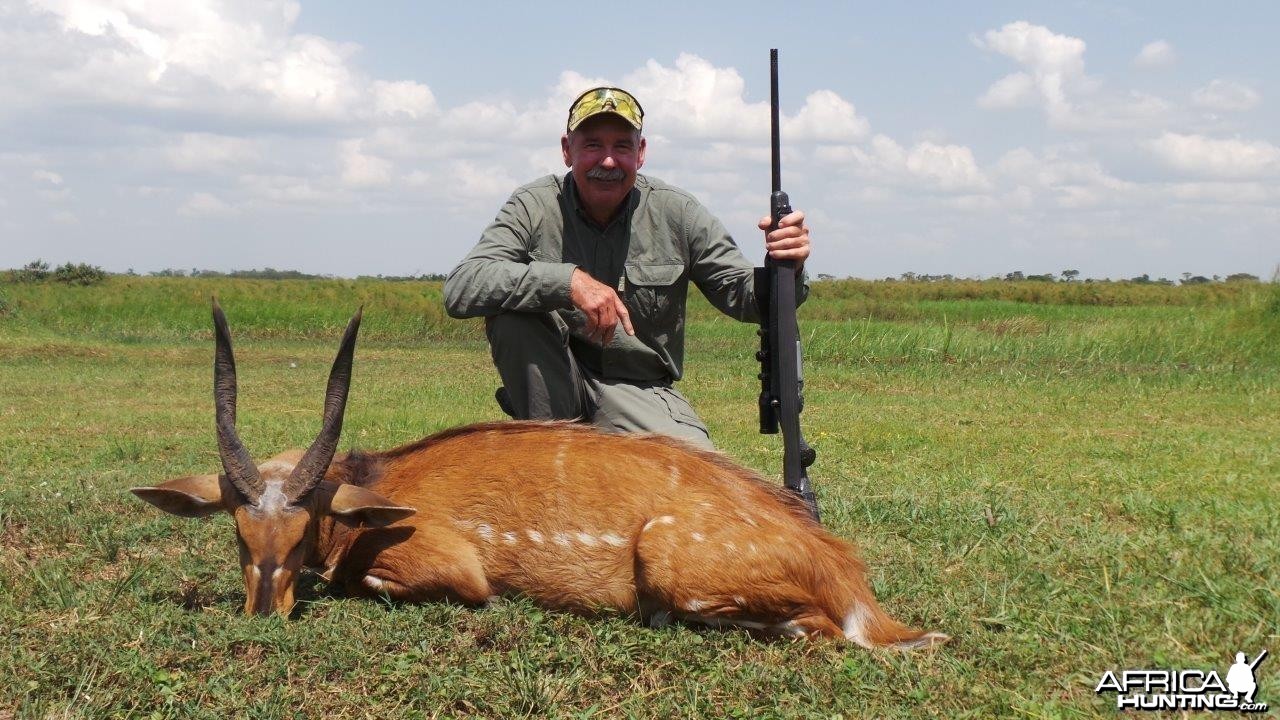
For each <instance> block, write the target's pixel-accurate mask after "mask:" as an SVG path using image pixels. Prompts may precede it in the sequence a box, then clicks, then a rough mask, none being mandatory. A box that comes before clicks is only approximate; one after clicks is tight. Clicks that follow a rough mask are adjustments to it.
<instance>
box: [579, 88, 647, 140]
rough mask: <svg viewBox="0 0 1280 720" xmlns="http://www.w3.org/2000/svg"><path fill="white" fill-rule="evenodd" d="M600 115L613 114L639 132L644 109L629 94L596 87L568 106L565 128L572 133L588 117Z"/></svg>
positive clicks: (613, 89) (619, 90) (642, 121)
mask: <svg viewBox="0 0 1280 720" xmlns="http://www.w3.org/2000/svg"><path fill="white" fill-rule="evenodd" d="M601 113H613V114H614V115H617V116H618V117H621V118H622V119H623V120H626V121H627V122H629V123H631V125H632V126H634V127H635V129H637V130H639V129H641V127H642V126H643V125H644V108H642V107H640V101H638V100H636V98H635V96H634V95H632V94H631V93H629V92H627V91H626V90H623V89H622V88H616V87H596V88H591V89H590V90H588V91H586V92H584V93H582V94H581V95H579V96H578V99H577V100H574V101H573V105H570V106H569V121H568V123H566V125H565V127H566V129H567V130H568V131H569V132H573V131H574V130H576V129H577V128H578V126H579V125H581V124H582V123H583V121H584V120H586V119H587V118H590V117H595V116H596V115H599V114H601Z"/></svg>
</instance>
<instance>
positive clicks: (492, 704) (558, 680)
mask: <svg viewBox="0 0 1280 720" xmlns="http://www.w3.org/2000/svg"><path fill="white" fill-rule="evenodd" d="M214 293H216V294H217V295H218V297H219V300H220V302H221V303H222V305H223V307H224V308H225V309H226V311H227V315H228V318H229V320H230V323H231V328H232V332H233V334H234V336H235V339H236V343H237V345H236V351H237V361H238V367H239V381H240V383H239V384H240V411H239V428H240V435H241V437H242V438H243V439H244V441H245V443H246V444H247V446H248V447H249V448H250V450H251V451H253V452H255V453H256V454H257V455H258V456H260V457H265V456H267V455H268V454H271V453H274V452H276V451H278V450H281V449H284V448H286V447H295V446H300V445H306V444H308V443H310V441H311V440H312V439H313V437H314V436H315V433H316V432H317V430H318V427H319V418H320V408H321V402H322V395H323V389H324V379H325V376H326V374H327V372H328V367H329V363H330V362H331V361H332V358H333V353H334V352H335V350H336V347H337V341H338V337H339V335H340V334H341V328H342V326H343V325H344V324H345V322H346V319H347V318H348V317H349V316H350V314H351V313H352V312H353V311H354V309H355V308H356V307H357V306H358V305H360V304H361V303H364V304H365V317H366V320H365V324H364V329H363V331H362V335H361V342H360V345H359V347H358V348H357V351H356V368H355V379H354V383H353V386H352V394H351V401H350V404H349V405H348V409H347V420H346V424H345V430H344V436H343V440H342V444H341V447H343V448H347V447H353V446H354V447H363V448H370V449H381V448H387V447H391V446H393V445H397V444H400V443H403V442H406V441H409V440H413V439H416V438H418V437H421V436H423V435H425V434H428V433H431V432H434V431H436V430H440V429H443V428H446V427H451V426H455V425H459V424H463V423H469V422H473V421H480V420H490V419H497V417H498V415H499V412H498V409H497V406H496V404H494V403H493V400H492V393H493V389H494V387H495V386H496V374H495V373H494V372H493V370H492V368H491V367H490V365H489V361H488V355H487V349H486V347H485V345H484V343H483V337H482V335H481V333H480V331H479V327H478V325H477V324H476V323H475V322H462V321H453V320H449V319H447V318H445V317H444V316H443V313H442V310H441V307H440V288H439V286H438V285H434V284H429V283H390V282H375V281H369V282H355V281H339V280H335V281H275V282H271V281H248V280H203V279H189V278H125V277H114V278H110V279H109V280H108V281H107V282H105V283H104V284H101V285H95V286H90V287H63V286H53V285H47V284H46V285H42V284H0V639H2V640H3V642H0V719H7V718H9V717H23V718H25V717H40V718H43V717H56V718H61V717H93V718H97V717H115V716H137V717H182V718H185V717H208V718H222V717H228V716H235V717H251V718H273V717H317V716H321V715H323V714H328V713H330V712H332V713H337V714H339V715H338V716H341V717H361V718H363V717H368V718H386V717H457V716H484V717H502V718H506V717H601V718H605V717H660V718H668V717H682V718H683V717H687V718H719V717H814V718H832V717H844V718H855V717H902V718H906V717H926V716H936V717H970V718H991V717H1032V718H1057V717H1065V718H1073V717H1095V716H1097V717H1109V716H1112V715H1114V713H1115V710H1114V705H1113V700H1112V699H1111V696H1107V697H1098V696H1096V695H1095V694H1094V692H1093V688H1094V686H1095V685H1096V683H1097V682H1098V679H1099V677H1100V675H1101V673H1102V672H1103V671H1105V670H1108V669H1115V670H1120V669H1123V668H1141V667H1172V668H1184V667H1185V668H1205V669H1216V670H1217V671H1218V672H1219V673H1222V674H1223V675H1225V671H1226V668H1227V666H1228V665H1229V664H1230V663H1231V661H1232V659H1233V657H1234V655H1235V653H1236V652H1237V651H1244V652H1246V653H1248V654H1249V655H1250V657H1252V656H1254V655H1256V654H1257V653H1258V652H1260V651H1261V650H1262V649H1264V648H1267V649H1270V651H1271V653H1272V655H1273V657H1272V658H1271V659H1270V660H1269V661H1267V662H1265V663H1263V664H1262V665H1261V666H1260V668H1259V681H1260V688H1259V691H1258V694H1257V697H1258V699H1259V700H1261V701H1264V702H1269V703H1270V704H1271V707H1272V712H1274V711H1275V708H1277V707H1280V658H1277V657H1274V656H1276V655H1277V654H1280V629H1278V628H1280V580H1278V579H1277V578H1280V519H1278V516H1277V511H1276V507H1277V498H1278V497H1280V286H1276V285H1275V284H1274V283H1273V284H1259V283H1232V284H1221V283H1217V284H1213V285H1211V286H1189V287H1151V286H1137V285H1129V284H1127V283H1109V284H1099V285H1093V284H1091V285H1085V284H1083V283H1072V284H1065V283H1055V284H1048V283H1003V282H995V283H992V282H985V283H980V282H955V283H905V282H897V283H867V282H858V281H838V282H827V283H818V284H816V285H815V287H814V293H813V297H812V299H811V301H810V302H809V303H808V304H807V305H806V306H805V307H804V308H803V309H802V311H801V324H802V333H803V335H804V338H805V341H806V365H805V371H806V380H807V386H808V387H807V409H806V411H805V414H804V418H803V423H804V427H805V433H806V436H807V437H808V438H809V440H810V442H811V443H812V444H813V445H814V446H815V447H816V448H817V449H818V453H819V454H818V462H817V464H816V465H815V466H814V468H812V470H811V474H812V476H813V478H814V481H815V484H816V485H817V489H818V493H819V498H820V503H821V506H822V510H823V512H824V520H825V523H826V524H827V525H828V527H830V528H831V529H832V530H833V531H834V532H836V533H837V534H840V535H842V536H844V537H848V538H851V539H854V540H855V541H856V542H858V543H859V545H860V546H861V547H862V551H863V555H864V558H865V559H866V561H867V564H868V566H869V568H870V576H871V578H872V581H873V585H874V587H875V591H876V593H877V595H878V597H879V598H880V601H881V603H882V604H883V605H884V606H885V607H886V609H887V610H889V611H890V612H891V613H892V614H893V615H895V616H896V617H898V618H900V619H902V620H903V621H905V622H909V623H911V624H915V625H919V626H924V627H928V628H930V629H935V630H941V631H944V632H946V633H948V634H950V635H952V636H953V638H954V639H953V641H952V642H951V643H950V644H948V645H945V646H943V647H941V648H940V649H937V650H935V651H931V652H925V653H918V654H899V653H893V652H867V651H864V650H861V649H858V648H854V647H842V646H837V645H835V644H833V643H825V642H762V641H758V640H753V639H751V638H750V637H748V636H746V635H745V634H742V633H739V632H726V631H710V630H701V629H697V628H689V627H672V628H667V629H663V630H648V629H644V628H641V627H639V626H638V625H637V624H636V623H635V622H634V620H632V619H630V618H626V617H614V618H603V619H584V618H580V617H576V616H572V615H566V614H561V613H556V612H548V611H543V610H540V609H538V608H536V607H534V606H532V605H531V604H529V603H528V602H525V601H522V600H519V599H513V600H503V601H500V602H497V603H495V604H493V605H492V606H490V607H486V608H484V609H479V610H475V609H469V608H462V607H456V606H449V605H444V604H436V605H425V606H410V605H389V604H387V603H382V602H376V601H369V600H358V599H346V598H344V597H341V596H340V595H338V594H335V593H332V592H330V591H329V590H328V589H327V588H326V587H324V585H323V584H314V583H307V584H306V585H305V586H304V588H303V592H302V594H301V597H302V600H303V602H304V603H305V606H304V607H303V609H302V611H301V613H300V617H299V618H297V619H295V620H288V621H287V620H280V619H277V618H269V619H260V618H245V617H241V616H240V615H239V614H238V613H239V611H240V607H241V605H242V603H243V602H244V590H243V585H242V582H241V579H240V574H239V570H238V568H237V563H236V550H235V541H234V531H233V528H232V524H231V522H230V518H228V517H218V518H216V519H213V520H211V521H207V522H194V521H186V520H180V519H176V518H171V517H169V516H166V515H163V514H161V513H160V512H158V511H156V510H154V509H153V508H151V507H150V506H147V505H144V504H143V503H140V502H138V501H137V500H135V499H134V498H133V497H132V496H131V495H129V494H128V493H127V492H126V488H129V487H131V486H136V485H144V484H154V483H155V482H158V481H161V480H164V479H167V478H170V477H173V476H177V475H182V474H189V473H197V472H212V471H213V470H214V469H216V468H217V467H218V456H217V448H216V442H215V439H214V433H213V409H212V402H211V377H212V371H211V367H212V363H211V360H212V354H213V347H212V345H213V343H212V333H211V329H210V323H209V308H208V302H209V297H210V295H211V294H214ZM691 313H692V314H691V322H690V326H689V331H688V332H689V340H688V346H689V351H688V358H687V368H688V376H687V377H686V378H685V379H684V380H683V381H682V383H681V388H682V389H683V390H684V392H685V393H686V394H687V395H688V396H689V397H690V398H691V399H692V400H693V402H694V404H695V406H696V407H698V408H699V410H700V411H701V412H702V414H703V416H704V419H705V420H706V421H707V423H708V425H709V426H710V427H711V430H712V434H713V438H714V439H715V440H716V442H717V444H718V446H719V447H720V448H722V449H723V450H724V452H725V453H727V454H728V455H729V456H731V457H733V458H734V459H736V460H738V461H739V462H741V463H743V464H745V465H748V466H750V467H753V468H756V469H758V470H761V471H762V472H764V473H765V474H767V475H771V476H776V475H777V473H778V472H779V470H778V468H780V463H781V443H780V439H779V438H777V437H771V436H762V435H759V434H758V432H757V430H756V415H755V413H756V410H755V408H756V394H757V392H758V389H759V388H758V383H757V382H756V381H755V379H754V378H755V373H756V371H757V367H756V363H755V361H754V360H753V357H752V356H753V353H754V352H755V349H756V348H755V343H756V339H755V335H754V328H753V327H751V326H746V325H741V324H737V323H734V322H732V321H730V320H728V319H726V318H722V317H719V316H716V315H715V314H714V311H712V310H711V309H710V308H709V307H708V306H707V305H706V304H705V303H704V302H702V301H701V300H700V299H699V300H697V301H696V302H695V303H694V305H693V307H692V309H691ZM602 462H607V460H602Z"/></svg>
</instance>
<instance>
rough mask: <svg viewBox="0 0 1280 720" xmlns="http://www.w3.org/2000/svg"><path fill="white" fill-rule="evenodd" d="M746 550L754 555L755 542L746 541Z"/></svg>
mask: <svg viewBox="0 0 1280 720" xmlns="http://www.w3.org/2000/svg"><path fill="white" fill-rule="evenodd" d="M747 552H749V553H751V554H753V555H754V554H755V552H756V544H755V543H747Z"/></svg>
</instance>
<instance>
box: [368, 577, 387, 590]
mask: <svg viewBox="0 0 1280 720" xmlns="http://www.w3.org/2000/svg"><path fill="white" fill-rule="evenodd" d="M364 584H365V587H368V588H371V589H373V590H381V589H382V584H383V583H382V578H376V577H374V576H372V575H365V576H364Z"/></svg>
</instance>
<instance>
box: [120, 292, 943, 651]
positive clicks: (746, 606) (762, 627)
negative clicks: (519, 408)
mask: <svg viewBox="0 0 1280 720" xmlns="http://www.w3.org/2000/svg"><path fill="white" fill-rule="evenodd" d="M213 318H214V327H215V335H216V338H217V339H216V345H217V350H216V353H215V360H214V400H215V406H216V417H217V431H218V450H219V453H220V454H221V458H222V467H223V470H224V471H225V472H224V473H223V474H221V475H217V474H213V475H201V476H193V477H183V478H178V479H175V480H170V481H169V482H166V483H163V484H161V485H158V486H156V487H143V488H134V489H133V490H132V492H133V493H134V494H136V495H137V496H138V497H140V498H142V499H143V500H145V501H147V502H149V503H151V504H153V505H155V506H156V507H159V508H160V509H161V510H164V511H166V512H170V513H173V514H175V515H181V516H183V517H202V516H206V515H210V514H212V513H215V512H218V511H226V512H228V513H230V514H231V515H232V517H234V518H235V525H236V538H237V541H238V544H239V546H240V565H241V567H242V568H243V571H244V585H245V595H246V597H245V605H244V609H245V612H246V613H258V614H268V613H271V612H273V611H274V612H279V613H284V614H288V613H289V612H290V611H291V610H292V608H293V606H294V597H293V596H294V587H295V585H296V583H297V577H298V573H299V571H300V570H301V569H302V568H304V567H309V568H314V569H316V570H318V571H319V572H320V573H321V575H322V576H323V577H324V578H326V579H328V580H330V581H337V582H341V583H342V584H344V585H345V587H346V588H347V589H348V591H350V592H357V593H360V594H364V595H373V596H378V595H382V594H385V595H387V596H389V597H391V598H392V599H395V600H404V601H425V600H438V599H444V598H447V599H449V600H452V601H457V602H462V603H467V604H472V605H479V604H483V603H484V602H486V601H487V600H489V599H490V598H492V597H494V596H496V595H510V594H517V595H525V596H528V597H530V598H532V599H533V600H534V601H536V602H538V603H540V604H542V605H544V606H547V607H551V608H562V609H567V610H572V611H577V612H585V613H590V612H593V611H600V610H615V611H621V612H624V613H635V614H638V615H639V616H640V617H641V618H642V619H643V620H645V621H648V622H649V623H650V624H654V625H658V624H662V623H664V622H666V621H668V620H670V619H672V618H675V619H680V620H686V621H695V622H700V623H706V624H709V625H715V626H738V627H745V628H750V629H753V630H757V631H760V632H762V633H764V634H768V635H781V636H794V637H804V636H809V635H817V636H821V637H830V638H839V639H843V640H850V641H853V642H855V643H857V644H859V645H861V646H863V647H876V646H894V647H899V648H912V647H921V646H926V645H931V644H934V643H936V642H941V641H944V640H946V639H947V636H946V635H943V634H941V633H925V632H923V631H920V630H913V629H910V628H907V627H905V626H904V625H902V624H901V623H899V622H897V621H896V620H893V619H892V618H890V617H889V616H888V615H886V614H885V612H884V611H883V610H881V609H880V606H879V605H878V604H877V603H876V600H875V598H874V597H873V596H872V594H871V590H870V588H869V587H868V586H867V582H866V579H865V577H864V575H865V568H864V566H863V564H862V563H861V562H860V561H859V560H858V558H857V556H856V554H855V552H854V549H853V547H852V546H851V545H850V544H849V543H847V542H845V541H844V540H841V539H839V538H837V537H835V536H833V535H831V534H829V533H828V532H826V531H825V530H823V529H822V527H821V526H819V525H817V524H816V523H814V522H813V521H812V520H810V518H809V514H808V511H807V510H806V509H805V507H804V506H803V505H802V504H801V503H800V502H799V501H798V500H796V499H795V498H794V497H792V496H791V495H790V494H789V493H785V492H784V491H783V490H782V489H781V488H778V487H776V486H774V485H772V484H770V483H768V482H767V481H765V480H763V479H762V478H760V477H758V476H757V475H756V474H754V473H752V472H751V471H749V470H746V469H744V468H742V467H739V466H737V465H735V464H733V463H732V462H730V461H729V460H727V459H726V458H724V457H723V456H721V455H719V454H716V453H713V452H704V451H701V450H696V449H693V448H691V447H689V446H687V445H685V444H683V443H682V442H680V441H678V440H673V439H669V438H664V437H658V436H653V435H616V434H606V433H602V432H597V431H595V430H592V429H590V428H587V427H583V426H580V425H575V424H571V423H539V422H500V423H487V424H480V425H471V426H468V427H462V428H457V429H453V430H447V431H444V432H441V433H438V434H436V435H432V436H430V437H428V438H425V439H422V440H419V441H417V442H415V443H411V444H409V445H405V446H403V447H398V448H395V449H394V450H388V451H386V452H373V453H365V452H359V451H356V452H351V453H349V454H346V455H338V456H337V457H335V456H334V451H335V449H336V447H337V444H338V436H339V434H340V432H341V429H342V415H343V409H344V408H345V405H346V400H347V390H348V387H349V386H350V381H351V358H352V353H353V351H354V348H355V341H356V333H357V331H358V329H359V326H360V313H356V315H355V317H353V318H352V319H351V322H350V323H349V324H348V326H347V330H346V334H345V335H344V336H343V338H342V347H341V349H340V350H339V351H338V357H337V359H336V360H335V361H334V364H333V369H332V371H331V373H330V375H329V387H328V392H327V394H326V396H325V408H324V422H323V428H322V429H321V431H320V435H319V437H318V438H317V439H316V440H315V442H314V443H313V444H312V445H311V447H310V448H309V449H307V451H306V452H305V453H303V452H301V451H290V452H286V453H282V454H280V455H277V456H276V457H274V458H272V459H270V460H268V461H267V462H265V463H263V464H261V465H255V464H254V463H253V461H252V459H251V458H250V456H249V453H248V451H247V450H246V449H245V447H244V445H243V444H242V443H241V441H240V439H239V437H238V436H237V435H236V430H235V419H236V410H235V404H236V373H235V360H234V358H233V356H232V351H231V338H230V334H229V332H228V330H227V324H226V319H225V317H224V316H223V314H222V310H221V309H220V308H219V307H218V305H217V303H216V302H215V303H214V307H213Z"/></svg>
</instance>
